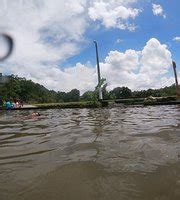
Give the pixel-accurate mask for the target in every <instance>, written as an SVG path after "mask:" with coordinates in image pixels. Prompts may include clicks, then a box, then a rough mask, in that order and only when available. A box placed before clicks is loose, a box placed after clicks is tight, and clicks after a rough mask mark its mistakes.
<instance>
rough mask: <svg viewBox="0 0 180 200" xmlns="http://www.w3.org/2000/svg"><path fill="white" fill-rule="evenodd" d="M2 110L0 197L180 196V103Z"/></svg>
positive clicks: (152, 199)
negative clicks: (35, 114) (36, 114)
mask: <svg viewBox="0 0 180 200" xmlns="http://www.w3.org/2000/svg"><path fill="white" fill-rule="evenodd" d="M39 112H40V113H41V116H40V117H35V118H32V117H30V113H31V112H30V111H9V112H7V111H4V112H2V111H1V113H0V199H1V200H11V199H13V200H21V199H23V200H24V199H25V200H26V199H27V200H30V199H38V200H41V199H42V200H46V199H48V200H49V199H53V200H54V199H61V200H64V199H67V200H71V199H73V200H74V199H77V200H81V199H82V200H86V199H87V200H90V199H91V200H92V199H94V200H101V199H102V200H109V199H112V200H117V199H120V200H121V199H122V200H124V199H135V200H136V199H138V200H141V199H142V200H158V199H160V200H169V199H173V200H176V199H180V107H179V106H158V107H117V108H105V109H64V110H63V109H62V110H39Z"/></svg>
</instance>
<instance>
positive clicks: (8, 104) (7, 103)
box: [5, 100, 13, 110]
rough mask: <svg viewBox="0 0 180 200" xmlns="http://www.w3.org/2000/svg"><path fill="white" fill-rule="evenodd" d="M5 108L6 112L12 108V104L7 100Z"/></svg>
mask: <svg viewBox="0 0 180 200" xmlns="http://www.w3.org/2000/svg"><path fill="white" fill-rule="evenodd" d="M5 106H6V109H7V110H10V109H12V108H13V103H12V102H11V101H10V100H7V101H6V104H5Z"/></svg>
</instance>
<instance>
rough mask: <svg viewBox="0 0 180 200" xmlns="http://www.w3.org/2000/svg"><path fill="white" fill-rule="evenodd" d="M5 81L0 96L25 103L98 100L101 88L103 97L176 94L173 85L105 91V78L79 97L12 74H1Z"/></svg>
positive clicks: (1, 86) (140, 96)
mask: <svg viewBox="0 0 180 200" xmlns="http://www.w3.org/2000/svg"><path fill="white" fill-rule="evenodd" d="M2 78H3V80H6V81H5V82H1V83H0V97H2V99H3V100H6V99H11V100H13V99H19V100H22V101H24V102H26V103H61V102H79V101H80V99H81V101H92V102H97V101H98V91H99V88H100V87H101V88H102V93H103V99H106V100H111V99H127V98H146V97H149V96H154V97H166V96H173V95H175V94H176V88H175V85H172V86H170V87H165V88H161V89H148V90H141V91H133V92H132V91H131V90H130V89H129V88H128V87H117V88H114V89H113V90H111V91H107V89H106V87H107V83H106V79H101V81H100V84H98V85H97V86H96V87H95V90H94V91H87V92H85V93H84V94H83V95H82V96H81V97H80V92H79V90H77V89H73V90H71V91H70V92H67V93H66V92H60V91H59V92H55V91H53V90H48V89H46V88H45V87H44V86H42V85H40V84H38V83H34V82H33V81H31V80H26V79H25V78H20V77H17V76H14V75H11V76H3V77H2Z"/></svg>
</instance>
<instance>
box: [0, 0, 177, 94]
mask: <svg viewBox="0 0 180 200" xmlns="http://www.w3.org/2000/svg"><path fill="white" fill-rule="evenodd" d="M179 7H180V1H179V0H171V1H169V0H51V1H50V0H13V1H12V0H0V32H1V33H4V32H5V33H8V34H9V35H11V36H12V37H13V39H14V41H15V48H14V51H13V54H12V56H11V57H10V58H9V59H7V60H6V61H5V62H1V63H0V72H2V73H3V74H6V75H8V74H15V75H18V76H19V77H25V78H27V79H31V80H33V81H34V82H36V83H40V84H42V85H44V86H45V87H47V88H48V89H51V90H55V91H65V92H67V91H70V90H71V89H74V88H77V89H79V90H80V92H81V94H82V93H84V92H85V91H88V90H94V88H95V86H96V85H97V70H96V57H95V46H94V43H93V41H94V40H96V41H97V43H98V50H99V59H100V69H101V77H103V78H106V81H107V84H108V87H107V89H108V90H111V89H113V88H115V87H122V86H126V87H129V88H130V89H131V90H133V91H134V90H142V89H148V88H161V87H165V86H169V85H171V84H173V83H174V75H173V69H172V60H175V61H176V63H177V71H178V77H179V81H180V57H179V52H180V28H179V27H180V12H179Z"/></svg>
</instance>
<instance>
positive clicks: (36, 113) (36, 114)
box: [31, 112, 40, 117]
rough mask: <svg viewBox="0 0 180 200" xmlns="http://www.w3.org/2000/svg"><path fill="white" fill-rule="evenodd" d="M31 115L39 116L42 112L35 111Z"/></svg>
mask: <svg viewBox="0 0 180 200" xmlns="http://www.w3.org/2000/svg"><path fill="white" fill-rule="evenodd" d="M31 116H32V117H37V116H40V113H38V112H33V113H32V114H31Z"/></svg>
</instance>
